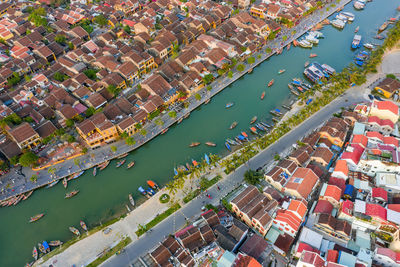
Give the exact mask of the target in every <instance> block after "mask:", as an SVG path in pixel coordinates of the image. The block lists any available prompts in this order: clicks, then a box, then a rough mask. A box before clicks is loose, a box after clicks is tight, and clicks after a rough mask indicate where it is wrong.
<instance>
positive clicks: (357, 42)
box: [351, 34, 361, 49]
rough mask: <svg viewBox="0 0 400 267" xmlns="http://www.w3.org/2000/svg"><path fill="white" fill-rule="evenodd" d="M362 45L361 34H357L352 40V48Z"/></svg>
mask: <svg viewBox="0 0 400 267" xmlns="http://www.w3.org/2000/svg"><path fill="white" fill-rule="evenodd" d="M360 46H361V35H359V34H355V35H354V38H353V41H352V42H351V48H353V49H356V48H359V47H360Z"/></svg>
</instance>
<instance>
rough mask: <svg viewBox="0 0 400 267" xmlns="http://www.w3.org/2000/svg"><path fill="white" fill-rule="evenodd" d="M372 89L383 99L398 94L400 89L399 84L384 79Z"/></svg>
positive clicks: (393, 80) (389, 79) (395, 81)
mask: <svg viewBox="0 0 400 267" xmlns="http://www.w3.org/2000/svg"><path fill="white" fill-rule="evenodd" d="M374 89H375V91H377V92H378V93H380V94H382V95H383V96H384V97H386V98H391V97H393V95H394V94H396V93H398V91H399V89H400V82H399V81H398V80H395V79H392V78H385V79H384V80H383V81H381V82H380V83H379V84H378V85H377V86H375V88H374Z"/></svg>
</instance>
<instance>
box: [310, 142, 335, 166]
mask: <svg viewBox="0 0 400 267" xmlns="http://www.w3.org/2000/svg"><path fill="white" fill-rule="evenodd" d="M332 157H333V153H332V151H331V150H330V149H329V148H326V147H322V146H320V147H317V149H315V152H314V153H313V154H312V155H311V160H313V161H315V162H318V163H319V164H321V165H322V166H328V164H329V163H330V162H331V159H332Z"/></svg>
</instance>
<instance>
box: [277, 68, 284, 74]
mask: <svg viewBox="0 0 400 267" xmlns="http://www.w3.org/2000/svg"><path fill="white" fill-rule="evenodd" d="M285 71H286V70H285V69H281V70H279V71H278V74H282V73H284V72H285Z"/></svg>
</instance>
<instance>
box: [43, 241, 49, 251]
mask: <svg viewBox="0 0 400 267" xmlns="http://www.w3.org/2000/svg"><path fill="white" fill-rule="evenodd" d="M42 245H43V247H44V250H45V251H46V253H49V252H50V246H49V244H48V243H47V241H43V242H42Z"/></svg>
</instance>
